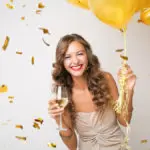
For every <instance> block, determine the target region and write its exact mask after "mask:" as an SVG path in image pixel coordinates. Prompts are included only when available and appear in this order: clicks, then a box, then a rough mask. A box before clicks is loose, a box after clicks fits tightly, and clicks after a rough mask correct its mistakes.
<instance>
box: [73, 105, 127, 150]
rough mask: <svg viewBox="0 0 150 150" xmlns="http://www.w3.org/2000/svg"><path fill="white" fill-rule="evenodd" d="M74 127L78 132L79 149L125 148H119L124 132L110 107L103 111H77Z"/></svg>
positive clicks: (121, 149)
mask: <svg viewBox="0 0 150 150" xmlns="http://www.w3.org/2000/svg"><path fill="white" fill-rule="evenodd" d="M75 128H76V131H77V133H78V134H79V145H78V146H79V147H78V149H79V150H125V149H123V148H121V143H122V142H123V140H124V133H123V132H122V130H121V128H120V126H119V125H118V122H117V120H116V115H115V112H114V110H113V109H112V108H111V107H107V108H106V109H105V111H104V112H103V113H102V112H101V111H99V112H77V113H76V125H75Z"/></svg>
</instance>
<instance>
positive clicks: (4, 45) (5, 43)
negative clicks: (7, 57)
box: [2, 36, 10, 50]
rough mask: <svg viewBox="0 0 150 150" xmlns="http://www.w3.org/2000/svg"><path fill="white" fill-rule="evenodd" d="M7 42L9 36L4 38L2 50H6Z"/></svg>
mask: <svg viewBox="0 0 150 150" xmlns="http://www.w3.org/2000/svg"><path fill="white" fill-rule="evenodd" d="M9 40H10V38H9V36H6V38H5V42H4V44H3V47H2V48H3V50H6V48H7V46H8V43H9Z"/></svg>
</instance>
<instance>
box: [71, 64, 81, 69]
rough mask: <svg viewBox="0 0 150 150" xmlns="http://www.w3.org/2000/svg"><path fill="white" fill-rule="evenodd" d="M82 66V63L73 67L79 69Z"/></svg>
mask: <svg viewBox="0 0 150 150" xmlns="http://www.w3.org/2000/svg"><path fill="white" fill-rule="evenodd" d="M80 67H81V65H80V66H73V67H72V68H75V69H79V68H80Z"/></svg>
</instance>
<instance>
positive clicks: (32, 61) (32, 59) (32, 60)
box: [31, 56, 34, 65]
mask: <svg viewBox="0 0 150 150" xmlns="http://www.w3.org/2000/svg"><path fill="white" fill-rule="evenodd" d="M31 63H32V65H34V57H33V56H32V58H31Z"/></svg>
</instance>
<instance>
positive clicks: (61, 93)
mask: <svg viewBox="0 0 150 150" xmlns="http://www.w3.org/2000/svg"><path fill="white" fill-rule="evenodd" d="M56 103H57V104H58V105H59V107H61V108H62V107H66V106H67V104H68V92H67V89H66V87H64V86H58V88H57V97H56ZM57 129H58V130H59V131H61V130H62V131H66V130H67V129H66V128H63V127H62V113H60V124H59V126H58V128H57Z"/></svg>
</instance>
